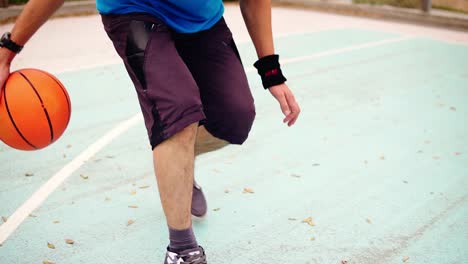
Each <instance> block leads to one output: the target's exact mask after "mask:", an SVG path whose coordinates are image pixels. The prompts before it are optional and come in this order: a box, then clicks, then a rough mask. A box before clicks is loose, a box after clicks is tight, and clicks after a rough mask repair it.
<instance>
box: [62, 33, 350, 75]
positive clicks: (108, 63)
mask: <svg viewBox="0 0 468 264" xmlns="http://www.w3.org/2000/svg"><path fill="white" fill-rule="evenodd" d="M338 29H346V27H327V28H319V29H315V30H309V31H301V32H292V33H289V32H287V33H279V34H275V35H274V39H275V40H276V39H281V38H287V37H293V36H300V35H306V34H311V33H318V32H325V31H330V30H338ZM249 42H251V40H247V39H244V40H240V41H236V44H237V45H240V44H245V43H249ZM121 64H122V60H121V59H120V58H119V57H118V56H117V55H116V56H115V58H112V59H109V60H107V61H106V62H101V63H95V64H88V65H86V66H80V67H74V68H70V69H62V70H60V71H55V72H54V73H55V74H60V73H67V72H76V71H81V70H89V69H95V68H99V67H106V66H115V65H121Z"/></svg>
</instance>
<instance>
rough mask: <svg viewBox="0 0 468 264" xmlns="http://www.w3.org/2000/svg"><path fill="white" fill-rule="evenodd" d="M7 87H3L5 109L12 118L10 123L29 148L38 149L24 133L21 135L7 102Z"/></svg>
mask: <svg viewBox="0 0 468 264" xmlns="http://www.w3.org/2000/svg"><path fill="white" fill-rule="evenodd" d="M6 87H7V86H6V85H5V86H4V87H3V98H4V100H5V108H6V110H7V113H8V117H10V121H11V123H12V124H13V126H14V127H15V129H16V132H17V133H18V135H20V137H21V138H22V139H23V140H24V142H26V143H27V144H28V145H29V146H31V147H32V148H33V149H37V147H36V146H34V145H33V144H32V143H31V142H29V141H28V140H27V139H26V138H25V137H24V135H23V133H21V131H20V130H19V128H18V127H17V126H16V123H15V120H14V119H13V116H12V114H11V112H10V108H9V107H8V100H7V96H6Z"/></svg>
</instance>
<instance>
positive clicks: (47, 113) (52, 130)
mask: <svg viewBox="0 0 468 264" xmlns="http://www.w3.org/2000/svg"><path fill="white" fill-rule="evenodd" d="M18 73H19V74H20V75H21V76H23V78H24V79H25V80H26V81H27V82H28V83H29V85H30V86H31V88H32V89H33V90H34V93H36V95H37V97H38V98H39V101H40V102H41V107H42V109H43V110H44V114H45V115H46V118H47V122H48V123H49V129H50V143H52V142H54V129H53V127H52V122H51V121H50V116H49V112H47V109H46V108H45V106H44V101H42V98H41V96H40V95H39V93H38V92H37V90H36V87H34V85H33V84H32V83H31V81H30V80H29V79H28V77H26V75H24V74H23V73H22V72H20V71H18Z"/></svg>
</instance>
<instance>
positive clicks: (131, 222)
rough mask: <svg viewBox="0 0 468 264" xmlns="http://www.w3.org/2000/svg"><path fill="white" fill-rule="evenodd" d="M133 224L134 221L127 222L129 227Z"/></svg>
mask: <svg viewBox="0 0 468 264" xmlns="http://www.w3.org/2000/svg"><path fill="white" fill-rule="evenodd" d="M133 223H135V220H133V219H129V220H128V221H127V226H131V225H133Z"/></svg>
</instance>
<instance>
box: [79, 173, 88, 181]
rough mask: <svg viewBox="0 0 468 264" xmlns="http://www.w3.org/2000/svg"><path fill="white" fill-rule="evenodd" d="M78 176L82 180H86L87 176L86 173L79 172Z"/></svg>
mask: <svg viewBox="0 0 468 264" xmlns="http://www.w3.org/2000/svg"><path fill="white" fill-rule="evenodd" d="M80 177H81V179H83V180H87V179H88V178H89V177H88V176H87V175H84V174H80Z"/></svg>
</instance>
